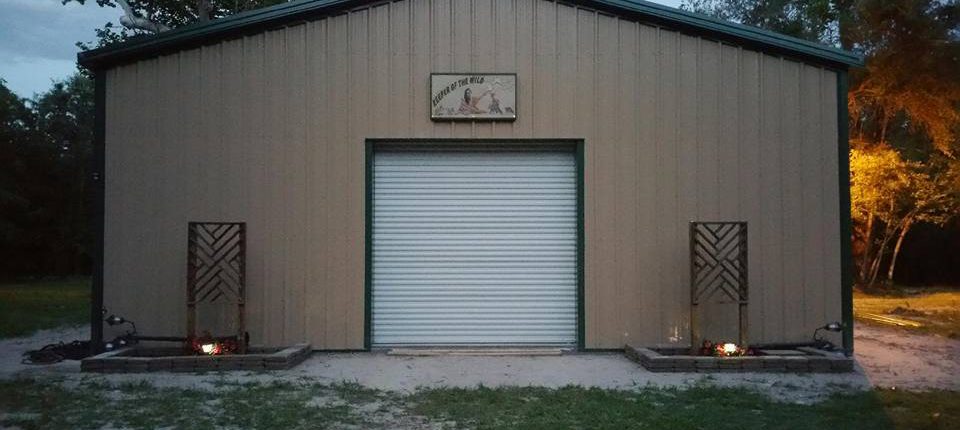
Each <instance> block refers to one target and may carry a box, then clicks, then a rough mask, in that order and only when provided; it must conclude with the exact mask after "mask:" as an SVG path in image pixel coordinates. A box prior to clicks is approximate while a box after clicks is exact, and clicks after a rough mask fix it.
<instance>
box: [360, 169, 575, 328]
mask: <svg viewBox="0 0 960 430" xmlns="http://www.w3.org/2000/svg"><path fill="white" fill-rule="evenodd" d="M373 179H374V192H373V258H372V265H373V270H372V272H373V273H372V275H373V291H372V296H373V302H372V313H373V315H372V317H373V343H374V345H376V346H385V345H405V344H416V345H433V344H564V345H570V344H573V343H575V341H576V318H577V306H576V303H577V288H576V286H577V271H576V262H577V248H576V246H577V232H576V229H577V220H576V216H577V212H576V198H577V181H576V163H575V159H574V156H573V154H571V153H565V152H543V153H537V152H465V151H458V152H445V151H434V152H415V151H402V152H378V153H376V154H375V156H374V171H373Z"/></svg>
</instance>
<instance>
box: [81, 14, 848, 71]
mask: <svg viewBox="0 0 960 430" xmlns="http://www.w3.org/2000/svg"><path fill="white" fill-rule="evenodd" d="M384 2H385V1H384V0H379V1H377V0H297V1H292V2H289V3H282V4H278V5H276V6H271V7H267V8H263V9H257V10H251V11H247V12H243V13H239V14H236V15H233V16H229V17H226V18H221V19H217V20H214V21H211V22H208V23H205V24H199V23H198V24H192V25H187V26H184V27H180V28H177V29H174V30H170V31H166V32H163V33H160V34H157V35H154V36H143V37H137V38H134V39H131V40H128V41H126V42H123V43H118V44H115V45H110V46H106V47H103V48H98V49H94V50H90V51H84V52H81V53H79V54H78V55H77V60H78V62H79V63H80V65H82V66H84V67H86V68H88V69H93V70H97V69H104V68H109V67H112V66H115V65H118V64H123V63H128V62H132V61H137V60H140V59H144V58H149V57H152V56H157V55H162V54H165V53H170V52H174V51H177V50H181V49H187V48H190V47H195V46H200V45H204V44H210V43H214V42H217V41H220V40H224V39H230V38H234V37H240V36H243V35H246V34H251V33H257V32H261V31H265V30H268V29H271V28H277V27H281V26H284V25H290V24H292V23H296V22H302V21H309V20H311V19H317V18H320V17H323V16H329V15H332V14H336V13H340V12H343V11H345V10H348V9H351V8H355V7H358V6H362V5H364V4H369V3H384ZM567 3H572V4H577V5H582V6H585V7H590V8H595V9H599V10H603V11H605V12H609V13H612V14H616V15H626V16H629V17H632V18H636V19H638V20H642V21H651V22H653V23H656V24H658V25H662V26H664V27H669V28H677V29H679V30H681V31H688V32H692V33H696V34H698V35H702V36H704V37H708V38H715V39H718V40H723V41H729V42H731V43H735V44H741V45H744V46H748V47H752V48H756V49H758V50H764V51H774V52H776V53H778V54H781V55H784V56H790V57H796V58H798V59H800V60H804V61H811V62H815V63H818V64H823V65H826V66H829V67H833V68H838V69H846V68H848V67H851V66H853V67H861V66H863V64H864V63H863V58H862V57H861V56H860V55H858V54H856V53H853V52H849V51H844V50H841V49H837V48H834V47H830V46H825V45H821V44H818V43H813V42H809V41H806V40H802V39H798V38H795V37H790V36H786V35H783V34H779V33H775V32H772V31H767V30H762V29H759V28H755V27H750V26H746V25H742V24H737V23H733V22H729V21H724V20H720V19H716V18H712V17H709V16H706V15H702V14H698V13H692V12H687V11H683V10H680V9H675V8H672V7H669V6H663V5H659V4H656V3H651V2H648V1H643V0H572V1H571V0H568V1H567Z"/></svg>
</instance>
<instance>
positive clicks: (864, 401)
mask: <svg viewBox="0 0 960 430" xmlns="http://www.w3.org/2000/svg"><path fill="white" fill-rule="evenodd" d="M958 394H960V393H956V392H947V391H934V392H928V393H911V392H902V391H893V390H877V391H872V392H864V393H858V394H849V395H842V396H835V397H832V398H830V399H829V400H826V401H824V402H821V403H817V404H813V405H796V404H785V403H777V402H773V401H771V400H770V399H768V398H766V397H764V396H762V395H760V394H757V393H754V392H751V391H747V390H744V389H731V388H715V387H710V386H699V387H695V388H691V389H689V390H685V391H682V390H675V389H656V388H646V389H642V390H638V391H616V390H601V389H587V388H580V387H566V388H560V389H547V388H535V387H528V388H498V389H490V388H482V387H481V388H477V389H455V388H445V389H428V390H420V391H418V392H416V393H414V394H411V395H406V396H404V395H400V394H394V393H385V392H381V391H376V390H371V389H367V388H364V387H362V386H360V385H357V384H336V385H322V384H315V383H312V382H303V383H289V382H282V383H281V382H278V383H272V384H255V383H248V384H242V383H222V384H218V385H217V386H216V387H215V388H214V389H212V390H197V389H174V388H154V387H152V386H149V385H144V384H126V385H119V386H109V385H105V384H103V383H90V382H87V383H82V384H80V385H79V386H77V387H75V388H65V387H64V386H63V385H62V384H60V383H58V382H55V381H53V382H49V381H48V382H38V381H36V380H29V379H24V380H17V381H0V428H3V427H20V428H24V429H40V428H78V429H84V428H103V427H109V428H131V429H151V428H158V427H164V428H178V429H207V428H214V427H217V428H245V429H246V428H249V429H274V428H285V429H286V428H290V429H298V428H321V429H322V428H343V427H351V428H401V427H403V424H404V423H406V424H410V423H413V424H414V427H429V425H431V424H435V425H437V426H439V427H446V428H476V429H561V428H583V429H607V428H610V429H634V428H636V429H642V428H650V429H668V430H669V429H698V428H701V429H711V430H713V429H718V430H721V429H737V430H742V429H745V428H747V429H753V428H764V429H869V430H884V429H918V430H922V429H950V428H954V429H956V428H958V423H960V395H958Z"/></svg>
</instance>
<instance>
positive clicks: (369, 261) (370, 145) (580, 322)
mask: <svg viewBox="0 0 960 430" xmlns="http://www.w3.org/2000/svg"><path fill="white" fill-rule="evenodd" d="M583 143H584V140H583V139H448V138H444V139H420V138H416V139H410V138H401V139H379V138H378V139H367V140H366V142H365V143H364V145H365V147H364V169H365V170H364V172H365V177H366V180H365V184H364V201H365V204H364V223H365V230H364V276H363V297H364V307H363V348H364V349H365V350H367V351H369V350H370V349H371V347H372V341H373V324H372V321H373V313H372V304H373V303H372V300H371V299H372V298H373V258H372V257H373V191H374V189H373V188H374V182H373V156H374V153H375V152H376V150H377V149H378V148H382V147H390V146H407V147H409V146H424V148H425V149H428V148H429V145H443V146H448V145H449V146H453V145H458V146H471V145H473V146H483V147H484V149H486V148H488V147H490V146H503V147H505V148H509V147H511V146H521V145H530V146H540V145H543V146H546V145H563V146H567V147H569V148H570V149H571V150H572V151H573V152H574V154H575V157H576V164H577V166H576V169H577V349H578V350H583V349H584V345H585V342H584V336H585V332H586V330H585V328H584V324H585V322H584V309H585V308H584V303H583V302H584V297H585V296H584V279H585V278H584V267H585V266H584V262H585V261H586V260H585V259H584V249H585V246H584V244H585V243H586V242H585V235H584V228H583V214H584V210H583V206H584V197H583V173H584V167H583V166H584V165H583Z"/></svg>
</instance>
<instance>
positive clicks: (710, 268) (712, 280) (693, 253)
mask: <svg viewBox="0 0 960 430" xmlns="http://www.w3.org/2000/svg"><path fill="white" fill-rule="evenodd" d="M690 260H691V269H690V270H691V273H690V279H691V280H692V283H693V285H692V288H693V292H692V297H691V302H692V303H693V304H697V303H700V302H701V301H704V300H708V299H711V298H713V297H714V296H717V295H718V294H719V295H721V297H722V300H724V301H731V302H735V303H745V302H746V301H747V298H748V296H747V223H745V222H692V223H690Z"/></svg>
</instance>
